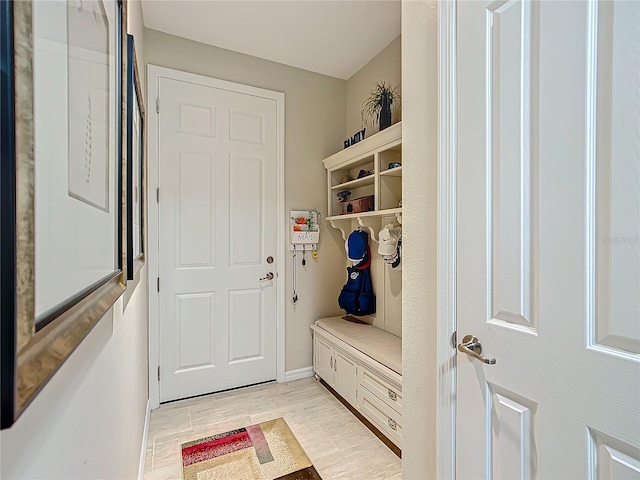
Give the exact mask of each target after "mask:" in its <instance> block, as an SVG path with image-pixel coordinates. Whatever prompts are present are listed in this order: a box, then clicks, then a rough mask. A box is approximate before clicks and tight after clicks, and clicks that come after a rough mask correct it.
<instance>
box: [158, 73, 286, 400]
mask: <svg viewBox="0 0 640 480" xmlns="http://www.w3.org/2000/svg"><path fill="white" fill-rule="evenodd" d="M160 78H169V79H172V80H178V81H182V82H189V83H194V84H197V85H205V86H209V87H213V88H219V89H224V90H228V91H231V92H235V93H242V94H246V95H253V96H257V97H262V98H268V99H270V100H275V102H276V168H277V173H276V179H277V180H276V183H277V185H276V195H277V212H276V215H277V222H276V230H277V235H276V245H277V248H276V255H278V258H279V259H282V260H280V261H279V262H278V269H277V271H276V272H275V273H276V278H275V286H276V381H277V382H278V383H282V382H284V381H285V370H284V369H285V316H284V315H285V271H286V269H285V262H284V259H285V258H286V250H285V247H286V245H285V242H286V239H285V230H286V225H287V223H286V222H287V216H286V215H285V198H284V179H285V172H284V145H285V143H284V114H285V105H284V101H285V94H284V93H283V92H276V91H273V90H266V89H263V88H258V87H252V86H249V85H243V84H240V83H235V82H229V81H226V80H220V79H217V78H212V77H207V76H204V75H197V74H194V73H188V72H183V71H180V70H174V69H171V68H166V67H160V66H157V65H151V64H149V65H147V87H148V88H147V128H148V132H147V133H148V136H147V138H148V139H149V140H148V142H147V155H148V157H147V158H148V161H147V165H148V167H147V168H148V172H147V173H148V175H147V179H148V188H147V192H148V198H147V200H148V201H147V205H148V209H149V210H148V223H147V225H148V229H149V230H148V233H147V234H148V238H149V242H148V260H147V261H148V265H149V402H150V404H151V408H152V409H154V408H158V406H159V405H160V382H159V380H158V369H159V368H160V367H159V365H160V356H159V355H160V336H159V332H160V327H159V317H158V302H159V299H160V296H159V295H158V291H157V283H156V282H157V281H153V279H154V278H155V279H157V278H158V271H159V260H160V259H159V253H158V244H159V229H158V215H159V212H160V211H159V208H158V202H157V198H153V197H155V196H156V189H157V188H158V184H159V182H158V172H159V154H158V130H159V123H158V110H157V103H156V99H157V98H158V94H159V92H158V89H159V81H160Z"/></svg>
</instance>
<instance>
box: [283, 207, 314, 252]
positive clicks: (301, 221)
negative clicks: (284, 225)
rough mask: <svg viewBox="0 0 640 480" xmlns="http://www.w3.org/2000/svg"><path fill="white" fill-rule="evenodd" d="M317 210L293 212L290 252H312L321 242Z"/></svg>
mask: <svg viewBox="0 0 640 480" xmlns="http://www.w3.org/2000/svg"><path fill="white" fill-rule="evenodd" d="M318 220H319V218H318V212H317V211H316V210H291V224H290V227H289V228H290V231H289V250H292V251H300V252H305V251H306V252H312V251H315V250H317V248H318V241H319V240H320V225H319V224H318Z"/></svg>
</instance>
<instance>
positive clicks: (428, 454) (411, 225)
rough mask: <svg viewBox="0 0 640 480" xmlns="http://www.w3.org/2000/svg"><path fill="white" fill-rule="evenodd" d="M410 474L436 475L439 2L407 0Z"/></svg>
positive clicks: (406, 437) (405, 457)
mask: <svg viewBox="0 0 640 480" xmlns="http://www.w3.org/2000/svg"><path fill="white" fill-rule="evenodd" d="M402 59H403V61H402V88H403V105H404V107H403V112H402V113H403V121H402V138H403V143H402V153H403V164H402V168H403V176H402V186H403V192H404V198H403V205H402V206H403V231H404V235H403V252H404V254H405V258H411V261H410V262H405V263H404V266H403V270H402V275H403V292H402V294H403V305H402V314H403V315H402V321H403V326H402V331H403V336H402V363H403V365H402V373H403V381H402V384H403V388H402V394H403V401H404V407H403V409H404V410H403V411H404V416H403V426H404V427H403V432H402V442H403V443H402V476H403V478H405V479H408V480H417V479H421V480H422V479H427V478H436V425H437V424H436V403H437V391H438V388H437V387H438V385H437V369H438V362H437V344H436V341H437V203H438V197H437V143H438V137H437V132H438V123H437V122H438V117H437V115H438V73H437V59H438V55H437V2H436V1H435V0H420V1H403V2H402Z"/></svg>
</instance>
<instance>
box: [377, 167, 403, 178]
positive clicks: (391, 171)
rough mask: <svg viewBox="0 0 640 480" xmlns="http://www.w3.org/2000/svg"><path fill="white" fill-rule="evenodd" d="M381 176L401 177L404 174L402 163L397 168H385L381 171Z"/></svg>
mask: <svg viewBox="0 0 640 480" xmlns="http://www.w3.org/2000/svg"><path fill="white" fill-rule="evenodd" d="M380 176H381V177H401V176H402V165H400V166H399V167H396V168H388V169H387V170H383V171H382V172H380Z"/></svg>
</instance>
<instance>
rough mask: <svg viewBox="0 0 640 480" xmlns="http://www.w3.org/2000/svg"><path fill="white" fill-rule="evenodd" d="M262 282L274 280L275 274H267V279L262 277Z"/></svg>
mask: <svg viewBox="0 0 640 480" xmlns="http://www.w3.org/2000/svg"><path fill="white" fill-rule="evenodd" d="M262 280H273V272H269V273H267V276H266V277H262V278H261V279H260V281H262Z"/></svg>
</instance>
